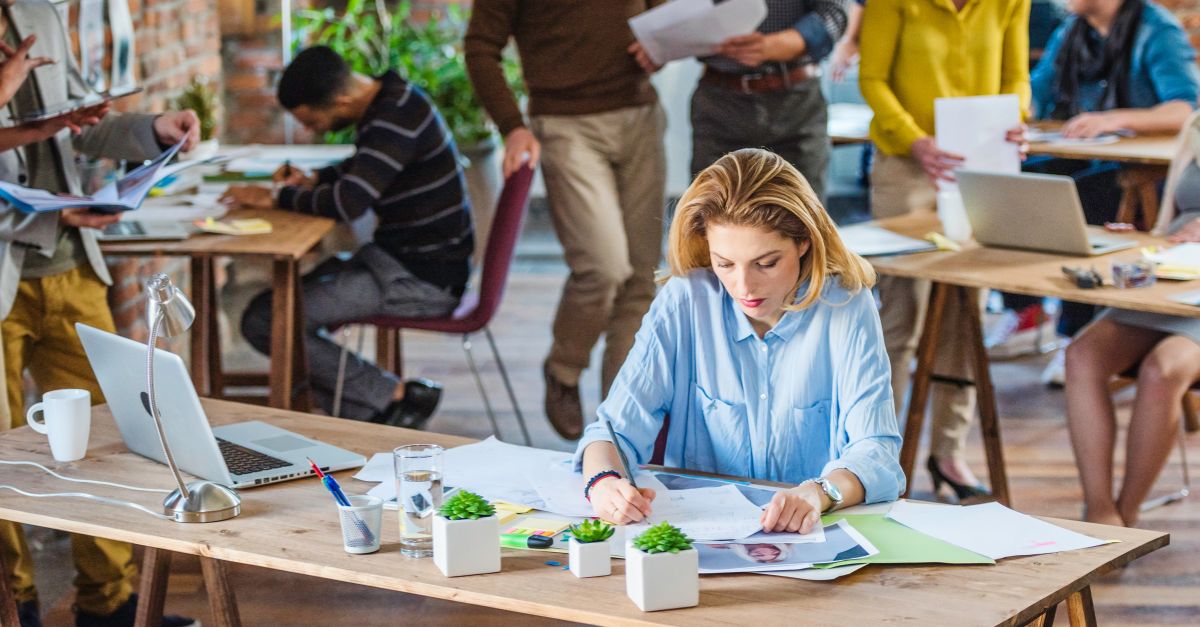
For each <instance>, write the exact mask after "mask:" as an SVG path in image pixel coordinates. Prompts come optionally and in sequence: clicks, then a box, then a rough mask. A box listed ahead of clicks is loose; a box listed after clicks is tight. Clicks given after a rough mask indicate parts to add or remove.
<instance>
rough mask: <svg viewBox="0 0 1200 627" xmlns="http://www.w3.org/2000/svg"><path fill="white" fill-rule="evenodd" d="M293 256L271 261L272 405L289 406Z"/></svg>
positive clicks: (293, 314) (292, 365) (293, 328)
mask: <svg viewBox="0 0 1200 627" xmlns="http://www.w3.org/2000/svg"><path fill="white" fill-rule="evenodd" d="M297 274H298V272H297V269H296V260H294V259H291V258H278V259H275V260H274V262H273V272H272V275H273V276H272V286H271V374H270V386H271V407H277V408H279V409H291V407H292V384H293V380H294V379H293V377H294V376H295V370H294V368H295V352H294V351H295V349H296V342H295V338H296V314H297V312H296V303H297V300H296V291H297V290H296V282H297V279H298V277H297Z"/></svg>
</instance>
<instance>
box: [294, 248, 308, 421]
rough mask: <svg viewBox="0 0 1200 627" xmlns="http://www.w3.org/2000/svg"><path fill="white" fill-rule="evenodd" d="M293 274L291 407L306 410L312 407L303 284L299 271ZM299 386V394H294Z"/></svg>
mask: <svg viewBox="0 0 1200 627" xmlns="http://www.w3.org/2000/svg"><path fill="white" fill-rule="evenodd" d="M294 274H295V277H296V278H295V281H294V285H293V287H292V290H293V291H294V293H295V297H294V300H295V309H294V310H293V316H294V317H295V319H296V321H295V322H293V323H292V381H293V384H292V385H293V391H292V394H293V396H294V397H295V398H293V399H292V407H291V408H292V409H294V410H296V411H303V412H307V411H310V410H311V409H312V383H311V380H310V379H309V376H308V372H309V370H308V350H306V347H305V344H304V324H305V322H304V285H303V283H302V279H303V277H301V276H300V273H299V272H296V273H294ZM296 388H299V394H298V395H297V394H296Z"/></svg>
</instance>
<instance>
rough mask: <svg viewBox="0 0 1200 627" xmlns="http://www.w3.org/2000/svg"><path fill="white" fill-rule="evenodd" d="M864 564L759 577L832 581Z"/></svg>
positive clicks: (779, 572) (768, 572) (780, 572)
mask: <svg viewBox="0 0 1200 627" xmlns="http://www.w3.org/2000/svg"><path fill="white" fill-rule="evenodd" d="M864 566H866V564H856V563H854V562H850V563H849V565H848V566H841V565H838V566H830V567H829V568H821V569H817V568H810V569H807V570H776V571H767V572H760V573H758V574H760V575H771V576H773V577H790V578H792V579H804V580H807V581H833V580H834V579H839V578H841V577H845V576H846V575H849V574H851V573H854V572H856V571H858V570H859V569H860V568H862V567H864Z"/></svg>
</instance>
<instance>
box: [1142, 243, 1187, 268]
mask: <svg viewBox="0 0 1200 627" xmlns="http://www.w3.org/2000/svg"><path fill="white" fill-rule="evenodd" d="M1146 258H1147V259H1149V260H1150V261H1153V262H1154V263H1161V264H1163V265H1167V266H1180V267H1184V268H1200V244H1198V243H1195V242H1187V243H1184V244H1179V245H1178V246H1172V247H1170V248H1168V249H1166V250H1164V251H1160V252H1156V253H1151V254H1149V255H1146Z"/></svg>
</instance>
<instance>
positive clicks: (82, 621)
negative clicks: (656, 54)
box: [75, 594, 200, 627]
mask: <svg viewBox="0 0 1200 627" xmlns="http://www.w3.org/2000/svg"><path fill="white" fill-rule="evenodd" d="M137 600H138V595H137V594H131V595H129V599H127V600H126V601H125V602H124V603H122V604H121V606H120V607H118V608H117V609H116V611H114V612H113V613H112V614H109V615H108V616H96V615H95V614H88V613H86V612H80V611H78V610H76V611H75V627H133V619H134V618H135V617H136V616H137ZM162 627H200V621H198V620H196V619H194V618H187V617H185V616H174V615H167V616H163V617H162Z"/></svg>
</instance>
